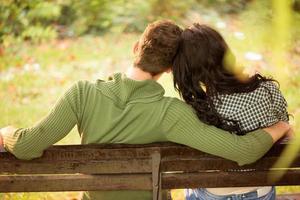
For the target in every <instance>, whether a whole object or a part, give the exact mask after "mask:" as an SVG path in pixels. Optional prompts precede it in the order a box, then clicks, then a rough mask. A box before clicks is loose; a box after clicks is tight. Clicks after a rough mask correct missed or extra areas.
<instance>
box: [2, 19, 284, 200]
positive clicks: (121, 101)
mask: <svg viewBox="0 0 300 200" xmlns="http://www.w3.org/2000/svg"><path fill="white" fill-rule="evenodd" d="M180 34H181V29H180V28H179V27H178V26H177V25H176V24H174V23H172V22H170V21H159V22H155V23H152V24H150V25H149V26H148V27H147V28H146V30H145V32H144V33H143V34H142V36H141V38H140V40H139V41H138V43H137V44H136V45H135V50H134V52H135V60H134V67H131V68H130V69H129V70H128V71H127V73H126V74H120V73H116V74H114V76H113V77H112V79H111V80H110V81H102V80H97V81H96V82H89V81H79V82H77V83H75V84H74V85H73V86H72V87H71V88H70V89H69V90H68V91H67V92H66V93H65V94H64V95H63V96H62V97H61V98H60V99H59V101H58V102H57V103H56V105H55V106H54V108H53V109H52V110H51V112H50V113H49V114H48V115H47V116H46V117H45V118H43V119H42V120H41V121H39V123H37V124H35V125H34V126H33V127H31V128H25V129H15V128H13V127H7V128H4V129H1V130H0V147H1V146H4V148H5V149H6V150H7V151H9V152H11V153H12V154H14V155H15V156H16V157H17V158H19V159H27V160H29V159H33V158H36V157H39V156H41V155H42V153H43V150H45V149H46V148H48V147H49V146H51V145H52V144H55V143H56V142H58V141H59V140H60V139H62V138H63V137H65V136H66V135H67V134H68V133H69V132H70V131H71V129H72V128H73V127H74V126H75V125H77V127H78V132H79V134H80V136H81V142H82V144H97V143H98V144H100V143H127V144H145V143H152V142H163V141H171V142H176V143H180V144H184V145H187V146H190V147H193V148H195V149H198V150H200V151H204V152H207V153H210V154H214V155H218V156H221V157H223V158H227V159H230V160H233V161H236V162H238V163H239V164H240V165H243V164H247V163H252V162H254V161H256V160H257V159H259V158H260V157H261V156H263V155H264V154H265V153H266V152H267V151H268V150H269V149H270V148H271V146H272V144H273V143H274V142H275V141H277V140H278V139H279V138H280V137H281V136H283V135H284V133H285V132H286V131H287V130H288V128H289V127H288V126H287V125H285V124H282V123H278V124H276V125H274V126H273V127H271V128H267V129H265V131H263V130H256V131H253V132H251V133H248V134H247V135H244V136H236V135H233V134H230V133H229V132H226V131H223V130H221V129H218V128H216V127H213V126H209V125H206V124H204V123H202V122H201V121H199V120H198V118H197V116H196V114H195V113H194V110H193V109H192V108H191V107H190V106H189V105H187V104H186V103H184V102H183V101H181V100H179V99H176V98H170V97H164V96H163V95H164V89H163V88H162V86H161V85H160V84H159V83H157V82H156V80H157V79H158V78H159V77H160V76H161V75H162V73H163V72H165V71H170V70H171V66H172V59H173V57H174V56H175V54H176V51H177V46H178V42H179V40H180ZM1 135H2V137H1ZM132 181H135V180H132ZM83 198H84V199H96V200H115V199H118V200H119V199H124V200H151V199H152V193H151V191H106V192H103V191H101V192H86V193H85V195H84V197H83Z"/></svg>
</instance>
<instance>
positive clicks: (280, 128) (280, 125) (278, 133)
mask: <svg viewBox="0 0 300 200" xmlns="http://www.w3.org/2000/svg"><path fill="white" fill-rule="evenodd" d="M263 130H264V131H266V132H267V133H269V134H270V135H271V137H272V138H273V143H275V142H276V141H277V140H279V139H280V138H282V137H283V136H284V135H286V136H288V137H289V136H292V135H294V134H293V130H292V128H291V125H290V124H288V123H287V122H283V121H279V122H277V123H276V124H274V125H272V126H269V127H267V128H264V129H263Z"/></svg>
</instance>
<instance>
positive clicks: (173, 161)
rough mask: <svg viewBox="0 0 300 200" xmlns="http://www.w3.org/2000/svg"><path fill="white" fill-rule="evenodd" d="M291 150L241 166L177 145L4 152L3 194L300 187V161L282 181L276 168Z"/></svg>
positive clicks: (157, 194) (0, 156)
mask: <svg viewBox="0 0 300 200" xmlns="http://www.w3.org/2000/svg"><path fill="white" fill-rule="evenodd" d="M284 147H285V145H284V144H280V145H275V146H274V147H273V148H272V149H271V150H270V151H269V152H268V153H267V155H265V156H264V157H263V158H262V159H260V160H259V161H258V162H256V163H254V164H251V165H247V166H243V167H239V166H238V165H237V164H236V163H234V162H232V161H229V160H225V159H222V158H219V157H216V156H212V155H209V154H206V153H203V152H200V151H197V150H195V149H192V148H189V147H186V146H183V145H178V144H173V143H154V144H147V145H120V144H110V145H68V146H53V147H51V148H49V149H48V150H46V151H45V152H44V155H43V157H41V158H38V159H34V160H31V161H22V160H18V159H16V158H15V157H14V156H13V155H11V154H10V153H7V152H5V153H0V174H1V176H0V192H40V191H84V190H92V191H96V190H152V191H153V199H160V198H161V190H162V189H175V188H193V187H199V186H201V187H234V186H265V185H300V157H297V158H296V159H295V160H294V162H293V163H292V165H291V166H289V168H286V169H281V166H278V168H272V170H271V171H272V173H274V172H280V171H282V170H286V171H285V175H284V176H283V177H282V178H281V179H280V180H277V181H276V182H272V181H271V180H270V178H269V177H270V168H271V167H272V166H273V164H274V163H275V162H276V161H277V159H278V157H279V156H280V154H281V152H282V150H283V149H284Z"/></svg>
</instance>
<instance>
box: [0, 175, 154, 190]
mask: <svg viewBox="0 0 300 200" xmlns="http://www.w3.org/2000/svg"><path fill="white" fill-rule="evenodd" d="M132 189H134V190H152V178H151V174H122V175H37V176H0V192H42V191H49V192H54V191H85V190H91V191H93V190H132Z"/></svg>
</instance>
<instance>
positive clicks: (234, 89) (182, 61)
mask: <svg viewBox="0 0 300 200" xmlns="http://www.w3.org/2000/svg"><path fill="white" fill-rule="evenodd" d="M228 55H229V56H228ZM225 57H228V58H229V61H228V59H225ZM230 57H233V55H232V54H231V52H230V49H229V48H228V45H227V44H226V42H225V41H224V39H223V37H222V36H221V35H220V34H219V33H218V32H217V31H215V30H214V29H212V28H210V27H209V26H206V25H200V24H194V25H193V26H191V27H190V28H187V29H185V30H184V31H183V33H182V35H181V41H180V44H179V48H178V52H177V54H176V56H175V58H174V63H173V76H174V87H175V89H176V90H177V91H178V92H179V93H180V95H181V96H182V98H183V99H184V100H185V101H186V103H188V104H190V105H191V106H192V107H193V108H194V109H195V110H196V113H197V116H198V118H199V119H200V120H201V121H203V122H205V123H207V124H209V125H214V126H216V127H219V128H222V129H224V130H227V131H230V132H234V133H238V134H239V133H240V134H242V132H241V129H240V127H239V125H238V122H237V121H232V120H228V119H224V118H222V117H221V116H220V115H219V114H218V112H217V111H216V109H215V107H214V104H213V100H212V97H217V95H218V94H233V93H248V92H251V91H253V90H255V89H256V88H257V87H259V85H260V84H261V83H262V82H264V81H273V79H269V78H266V77H263V76H261V75H260V74H255V75H254V76H252V77H250V78H249V79H248V80H246V81H245V80H244V81H242V80H240V79H239V78H237V76H236V75H235V74H234V73H233V72H232V71H231V70H230V67H234V66H230V65H234V63H233V62H230ZM201 85H202V86H204V87H205V89H204V88H203V87H201ZM226 122H227V123H226ZM228 122H229V123H228Z"/></svg>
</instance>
